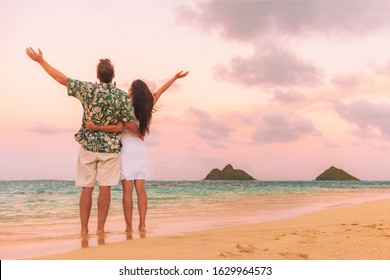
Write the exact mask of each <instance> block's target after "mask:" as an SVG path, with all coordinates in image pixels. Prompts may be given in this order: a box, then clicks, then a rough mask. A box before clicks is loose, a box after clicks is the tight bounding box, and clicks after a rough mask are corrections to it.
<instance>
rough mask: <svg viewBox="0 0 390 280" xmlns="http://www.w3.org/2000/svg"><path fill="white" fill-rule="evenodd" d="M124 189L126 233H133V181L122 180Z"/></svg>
mask: <svg viewBox="0 0 390 280" xmlns="http://www.w3.org/2000/svg"><path fill="white" fill-rule="evenodd" d="M122 189H123V202H122V203H123V213H124V215H125V222H126V231H127V232H131V231H132V230H133V181H130V180H122Z"/></svg>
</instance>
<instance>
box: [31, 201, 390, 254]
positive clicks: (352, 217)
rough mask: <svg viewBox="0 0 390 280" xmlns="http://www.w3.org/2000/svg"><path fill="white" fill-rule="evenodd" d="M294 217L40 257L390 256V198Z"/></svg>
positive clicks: (149, 238)
mask: <svg viewBox="0 0 390 280" xmlns="http://www.w3.org/2000/svg"><path fill="white" fill-rule="evenodd" d="M357 203H358V204H352V205H347V206H345V205H338V206H337V205H336V206H333V207H328V208H323V209H320V210H318V209H317V211H314V212H307V213H303V214H299V213H298V214H297V215H294V216H293V217H288V218H281V219H278V220H271V221H263V222H257V223H243V224H237V225H230V226H222V227H218V228H214V229H208V230H198V231H191V232H183V233H177V234H165V235H158V236H152V237H147V238H142V236H139V237H136V238H134V235H137V234H138V233H137V232H135V233H133V234H130V235H129V236H128V239H129V240H126V241H120V242H115V243H110V244H104V245H102V244H101V245H100V244H98V246H96V247H89V248H80V249H77V250H73V251H68V252H64V253H58V254H50V255H46V256H39V257H31V258H27V259H35V260H37V259H38V260H121V259H127V260H156V259H159V260H160V259H161V260H240V259H242V260H251V259H269V260H271V259H272V260H291V259H301V260H304V259H318V260H326V259H328V260H340V259H348V260H349V259H351V260H358V259H359V260H378V259H384V260H389V259H390V199H389V198H386V199H382V200H371V201H368V202H367V201H366V202H364V201H363V202H357Z"/></svg>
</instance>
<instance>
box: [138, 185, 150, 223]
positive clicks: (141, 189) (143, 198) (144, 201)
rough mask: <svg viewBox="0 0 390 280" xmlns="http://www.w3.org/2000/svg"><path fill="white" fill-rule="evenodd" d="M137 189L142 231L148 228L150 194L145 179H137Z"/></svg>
mask: <svg viewBox="0 0 390 280" xmlns="http://www.w3.org/2000/svg"><path fill="white" fill-rule="evenodd" d="M135 190H136V192H137V198H138V212H139V227H138V229H139V230H140V231H145V230H146V212H147V209H148V195H147V193H146V188H145V180H135Z"/></svg>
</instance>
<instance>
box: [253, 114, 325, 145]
mask: <svg viewBox="0 0 390 280" xmlns="http://www.w3.org/2000/svg"><path fill="white" fill-rule="evenodd" d="M308 135H314V136H320V135H321V134H320V132H318V131H317V130H316V129H315V128H314V126H313V124H312V123H311V121H310V120H309V119H305V118H302V117H299V116H297V115H287V114H283V113H279V112H270V113H265V114H263V116H262V119H261V122H260V123H259V125H258V126H257V128H256V129H255V130H254V132H253V134H252V139H253V140H254V141H255V142H260V143H274V142H279V143H280V142H291V141H294V140H299V139H300V138H303V137H306V136H308Z"/></svg>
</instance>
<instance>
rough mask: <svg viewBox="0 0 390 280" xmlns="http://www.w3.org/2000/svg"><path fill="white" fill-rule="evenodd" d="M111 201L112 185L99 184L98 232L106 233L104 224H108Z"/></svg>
mask: <svg viewBox="0 0 390 280" xmlns="http://www.w3.org/2000/svg"><path fill="white" fill-rule="evenodd" d="M110 203H111V186H99V196H98V224H97V230H96V233H97V234H101V233H104V225H105V224H106V220H107V215H108V210H109V208H110Z"/></svg>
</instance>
